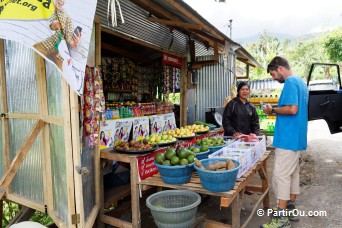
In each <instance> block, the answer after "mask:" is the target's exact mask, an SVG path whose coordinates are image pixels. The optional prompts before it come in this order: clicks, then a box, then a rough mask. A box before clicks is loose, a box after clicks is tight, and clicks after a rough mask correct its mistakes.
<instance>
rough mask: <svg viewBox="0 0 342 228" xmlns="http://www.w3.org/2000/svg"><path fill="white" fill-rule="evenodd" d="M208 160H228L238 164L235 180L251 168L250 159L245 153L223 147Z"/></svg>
mask: <svg viewBox="0 0 342 228" xmlns="http://www.w3.org/2000/svg"><path fill="white" fill-rule="evenodd" d="M208 157H209V158H220V157H221V158H230V159H234V160H236V161H238V162H239V163H240V166H241V167H240V169H239V172H238V174H237V178H240V177H241V176H242V175H243V174H245V172H247V170H249V169H250V168H251V165H252V163H251V157H250V156H249V155H248V153H245V151H241V150H238V149H235V148H228V147H224V148H222V149H221V150H218V151H216V152H215V153H213V154H210V155H209V156H208Z"/></svg>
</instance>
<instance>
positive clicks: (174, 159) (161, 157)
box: [154, 148, 195, 166]
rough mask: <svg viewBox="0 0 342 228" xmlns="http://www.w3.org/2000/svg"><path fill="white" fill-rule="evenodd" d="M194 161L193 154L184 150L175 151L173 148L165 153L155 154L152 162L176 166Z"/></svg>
mask: <svg viewBox="0 0 342 228" xmlns="http://www.w3.org/2000/svg"><path fill="white" fill-rule="evenodd" d="M194 159H195V153H193V152H192V151H190V150H188V149H186V148H180V149H179V150H177V151H176V149H175V148H168V149H167V150H166V152H165V153H162V152H160V153H157V154H156V156H155V158H154V161H155V162H156V163H157V164H160V165H165V166H176V165H188V164H191V163H193V162H194Z"/></svg>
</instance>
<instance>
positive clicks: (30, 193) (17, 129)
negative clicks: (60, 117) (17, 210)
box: [5, 41, 43, 203]
mask: <svg viewBox="0 0 342 228" xmlns="http://www.w3.org/2000/svg"><path fill="white" fill-rule="evenodd" d="M5 62H6V68H5V73H6V87H7V103H8V109H9V113H37V112H38V98H37V97H38V96H37V87H36V80H35V78H36V71H35V64H34V52H33V51H32V50H31V49H29V48H27V47H26V46H24V45H23V44H19V43H16V42H13V41H5ZM23 69H25V70H23ZM35 122H36V121H34V120H21V119H10V120H9V138H10V156H11V157H10V158H11V160H12V159H13V158H14V157H15V156H16V152H17V150H18V149H19V148H20V146H21V144H22V143H23V141H24V140H25V138H26V137H27V135H28V133H29V132H30V130H31V129H32V127H33V125H34V123H35ZM41 149H42V148H41V135H39V136H38V139H37V140H36V141H35V143H34V144H33V146H32V148H31V149H30V151H29V152H28V154H27V156H26V159H25V160H24V162H23V164H22V165H21V166H20V168H19V170H18V172H17V174H16V176H15V178H14V179H13V182H12V192H13V193H15V194H17V195H19V196H23V197H25V198H26V199H31V200H34V201H36V202H39V203H42V202H43V194H42V192H43V177H42V170H41V167H42V164H41Z"/></svg>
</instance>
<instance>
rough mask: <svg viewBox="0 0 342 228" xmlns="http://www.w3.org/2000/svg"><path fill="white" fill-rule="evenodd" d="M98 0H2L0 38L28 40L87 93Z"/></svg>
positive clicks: (74, 87)
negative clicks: (87, 78)
mask: <svg viewBox="0 0 342 228" xmlns="http://www.w3.org/2000/svg"><path fill="white" fill-rule="evenodd" d="M96 4H97V1H96V0H0V38H3V39H8V40H13V41H17V42H21V43H24V44H26V45H27V46H29V47H31V48H33V49H34V50H36V51H37V52H38V53H39V54H40V55H42V56H43V57H44V58H45V59H46V60H48V61H49V62H51V63H53V64H55V65H56V67H57V68H58V70H59V71H60V72H61V73H62V75H63V77H64V79H65V80H66V81H67V82H68V83H69V85H70V87H71V88H72V89H73V90H74V91H75V92H76V93H77V94H79V95H80V94H82V93H83V83H84V74H85V67H86V63H87V56H88V49H89V43H90V37H91V32H92V27H93V20H94V15H95V9H96Z"/></svg>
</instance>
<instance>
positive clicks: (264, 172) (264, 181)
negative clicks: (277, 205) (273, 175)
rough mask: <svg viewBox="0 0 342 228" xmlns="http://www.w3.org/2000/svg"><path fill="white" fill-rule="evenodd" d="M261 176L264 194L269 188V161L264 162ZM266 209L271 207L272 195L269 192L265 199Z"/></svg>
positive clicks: (260, 171)
mask: <svg viewBox="0 0 342 228" xmlns="http://www.w3.org/2000/svg"><path fill="white" fill-rule="evenodd" d="M259 175H260V178H261V190H262V193H264V192H265V191H266V189H267V188H268V176H267V159H266V160H265V161H264V162H263V164H262V167H261V169H260V170H259ZM263 205H264V208H269V207H270V194H269V192H268V193H267V194H266V195H265V197H264V199H263Z"/></svg>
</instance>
